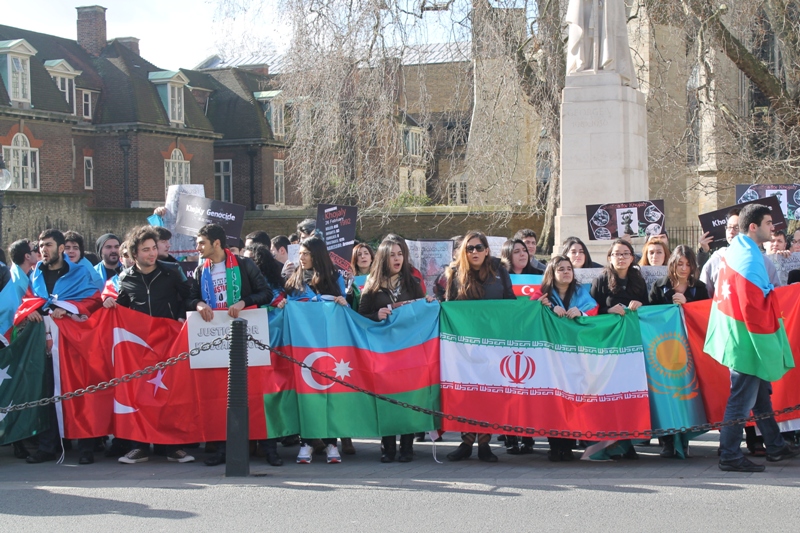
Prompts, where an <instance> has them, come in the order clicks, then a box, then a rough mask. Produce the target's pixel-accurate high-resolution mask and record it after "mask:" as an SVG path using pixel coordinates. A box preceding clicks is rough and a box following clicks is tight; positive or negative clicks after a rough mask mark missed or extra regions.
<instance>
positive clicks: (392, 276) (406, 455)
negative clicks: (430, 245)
mask: <svg viewBox="0 0 800 533" xmlns="http://www.w3.org/2000/svg"><path fill="white" fill-rule="evenodd" d="M408 255H409V253H408V245H407V244H406V241H405V239H403V238H402V237H399V236H397V235H393V234H389V235H387V236H386V238H385V239H383V242H381V244H380V246H378V252H377V253H376V254H375V260H374V261H373V262H372V269H371V271H370V274H369V278H368V279H367V282H366V284H365V285H364V291H363V292H362V293H361V303H360V305H359V308H358V312H359V313H360V314H362V315H364V316H365V317H367V318H369V319H371V320H374V321H376V322H379V321H382V320H385V319H386V318H387V317H388V316H389V315H391V314H392V308H393V307H394V306H397V305H398V304H400V303H402V302H408V301H411V300H417V299H419V298H424V297H425V292H424V291H423V290H422V287H421V286H420V284H419V280H418V279H417V278H415V277H414V276H413V275H412V274H411V266H410V265H409V263H408ZM396 439H397V435H386V436H384V437H382V438H381V448H382V454H381V462H382V463H391V462H392V461H394V459H395V456H396V455H397V440H396ZM413 446H414V434H413V433H409V434H407V435H400V457H399V458H398V461H400V462H401V463H407V462H409V461H411V460H412V459H413V458H414V455H413V454H414V449H413Z"/></svg>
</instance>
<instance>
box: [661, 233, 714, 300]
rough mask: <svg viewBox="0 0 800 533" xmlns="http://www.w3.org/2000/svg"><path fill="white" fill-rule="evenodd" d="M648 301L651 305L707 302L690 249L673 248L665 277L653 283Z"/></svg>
mask: <svg viewBox="0 0 800 533" xmlns="http://www.w3.org/2000/svg"><path fill="white" fill-rule="evenodd" d="M649 300H650V303H651V304H653V305H659V304H678V305H683V304H685V303H688V302H696V301H698V300H708V289H706V284H705V283H703V282H702V281H700V280H699V279H697V258H696V257H695V255H694V251H693V250H692V249H691V248H689V247H688V246H684V245H683V244H681V245H680V246H676V247H675V250H673V252H672V255H671V256H670V257H669V261H667V275H666V276H664V277H663V278H661V279H659V280H657V281H656V282H655V283H653V287H652V288H651V289H650V295H649Z"/></svg>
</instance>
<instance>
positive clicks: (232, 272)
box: [200, 249, 242, 307]
mask: <svg viewBox="0 0 800 533" xmlns="http://www.w3.org/2000/svg"><path fill="white" fill-rule="evenodd" d="M212 266H213V263H212V262H211V259H206V260H205V261H204V262H203V272H202V274H200V291H201V293H202V296H203V301H204V302H206V303H207V304H209V305H211V306H212V307H214V306H215V304H216V302H215V300H214V281H213V279H212V275H211V267H212ZM225 291H226V292H227V298H226V301H227V307H231V306H232V305H233V304H235V303H238V302H239V301H240V300H241V299H242V275H241V272H240V270H239V260H238V259H237V258H236V256H235V255H233V254H232V253H231V251H230V250H228V249H226V250H225Z"/></svg>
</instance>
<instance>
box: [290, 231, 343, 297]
mask: <svg viewBox="0 0 800 533" xmlns="http://www.w3.org/2000/svg"><path fill="white" fill-rule="evenodd" d="M284 291H285V293H286V298H287V299H288V300H297V301H311V302H322V301H334V302H336V303H338V304H340V305H347V301H346V300H345V298H344V295H345V288H344V280H343V279H342V276H341V275H339V271H338V270H336V267H334V266H333V262H331V258H330V256H329V255H328V248H327V247H326V246H325V242H324V241H323V240H322V239H320V238H319V237H309V238H308V239H306V240H304V241H303V242H301V243H300V265H299V267H298V268H297V270H295V271H294V274H292V275H291V276H290V277H289V279H287V280H286V283H285V284H284ZM283 305H285V301H284V302H282V305H280V307H283Z"/></svg>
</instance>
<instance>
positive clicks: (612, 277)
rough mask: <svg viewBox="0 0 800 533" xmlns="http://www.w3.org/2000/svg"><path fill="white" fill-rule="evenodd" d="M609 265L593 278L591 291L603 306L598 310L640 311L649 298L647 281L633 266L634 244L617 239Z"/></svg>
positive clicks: (607, 311)
mask: <svg viewBox="0 0 800 533" xmlns="http://www.w3.org/2000/svg"><path fill="white" fill-rule="evenodd" d="M607 258H608V265H607V266H606V267H605V269H603V272H602V273H601V274H600V275H599V276H597V277H596V278H595V279H594V281H593V282H592V289H591V291H590V294H591V296H592V298H594V300H595V301H596V302H597V305H598V306H599V309H598V314H600V315H604V314H607V313H612V314H616V315H624V314H625V312H626V311H628V310H630V311H636V310H637V309H638V308H640V307H641V306H642V305H644V304H645V303H648V300H647V283H645V281H644V278H643V277H642V273H641V272H639V269H638V268H637V267H635V266H633V260H634V254H633V246H631V244H630V243H629V242H628V241H625V240H623V239H617V240H615V241H614V242H613V243H612V244H611V248H609V250H608V256H607Z"/></svg>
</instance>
